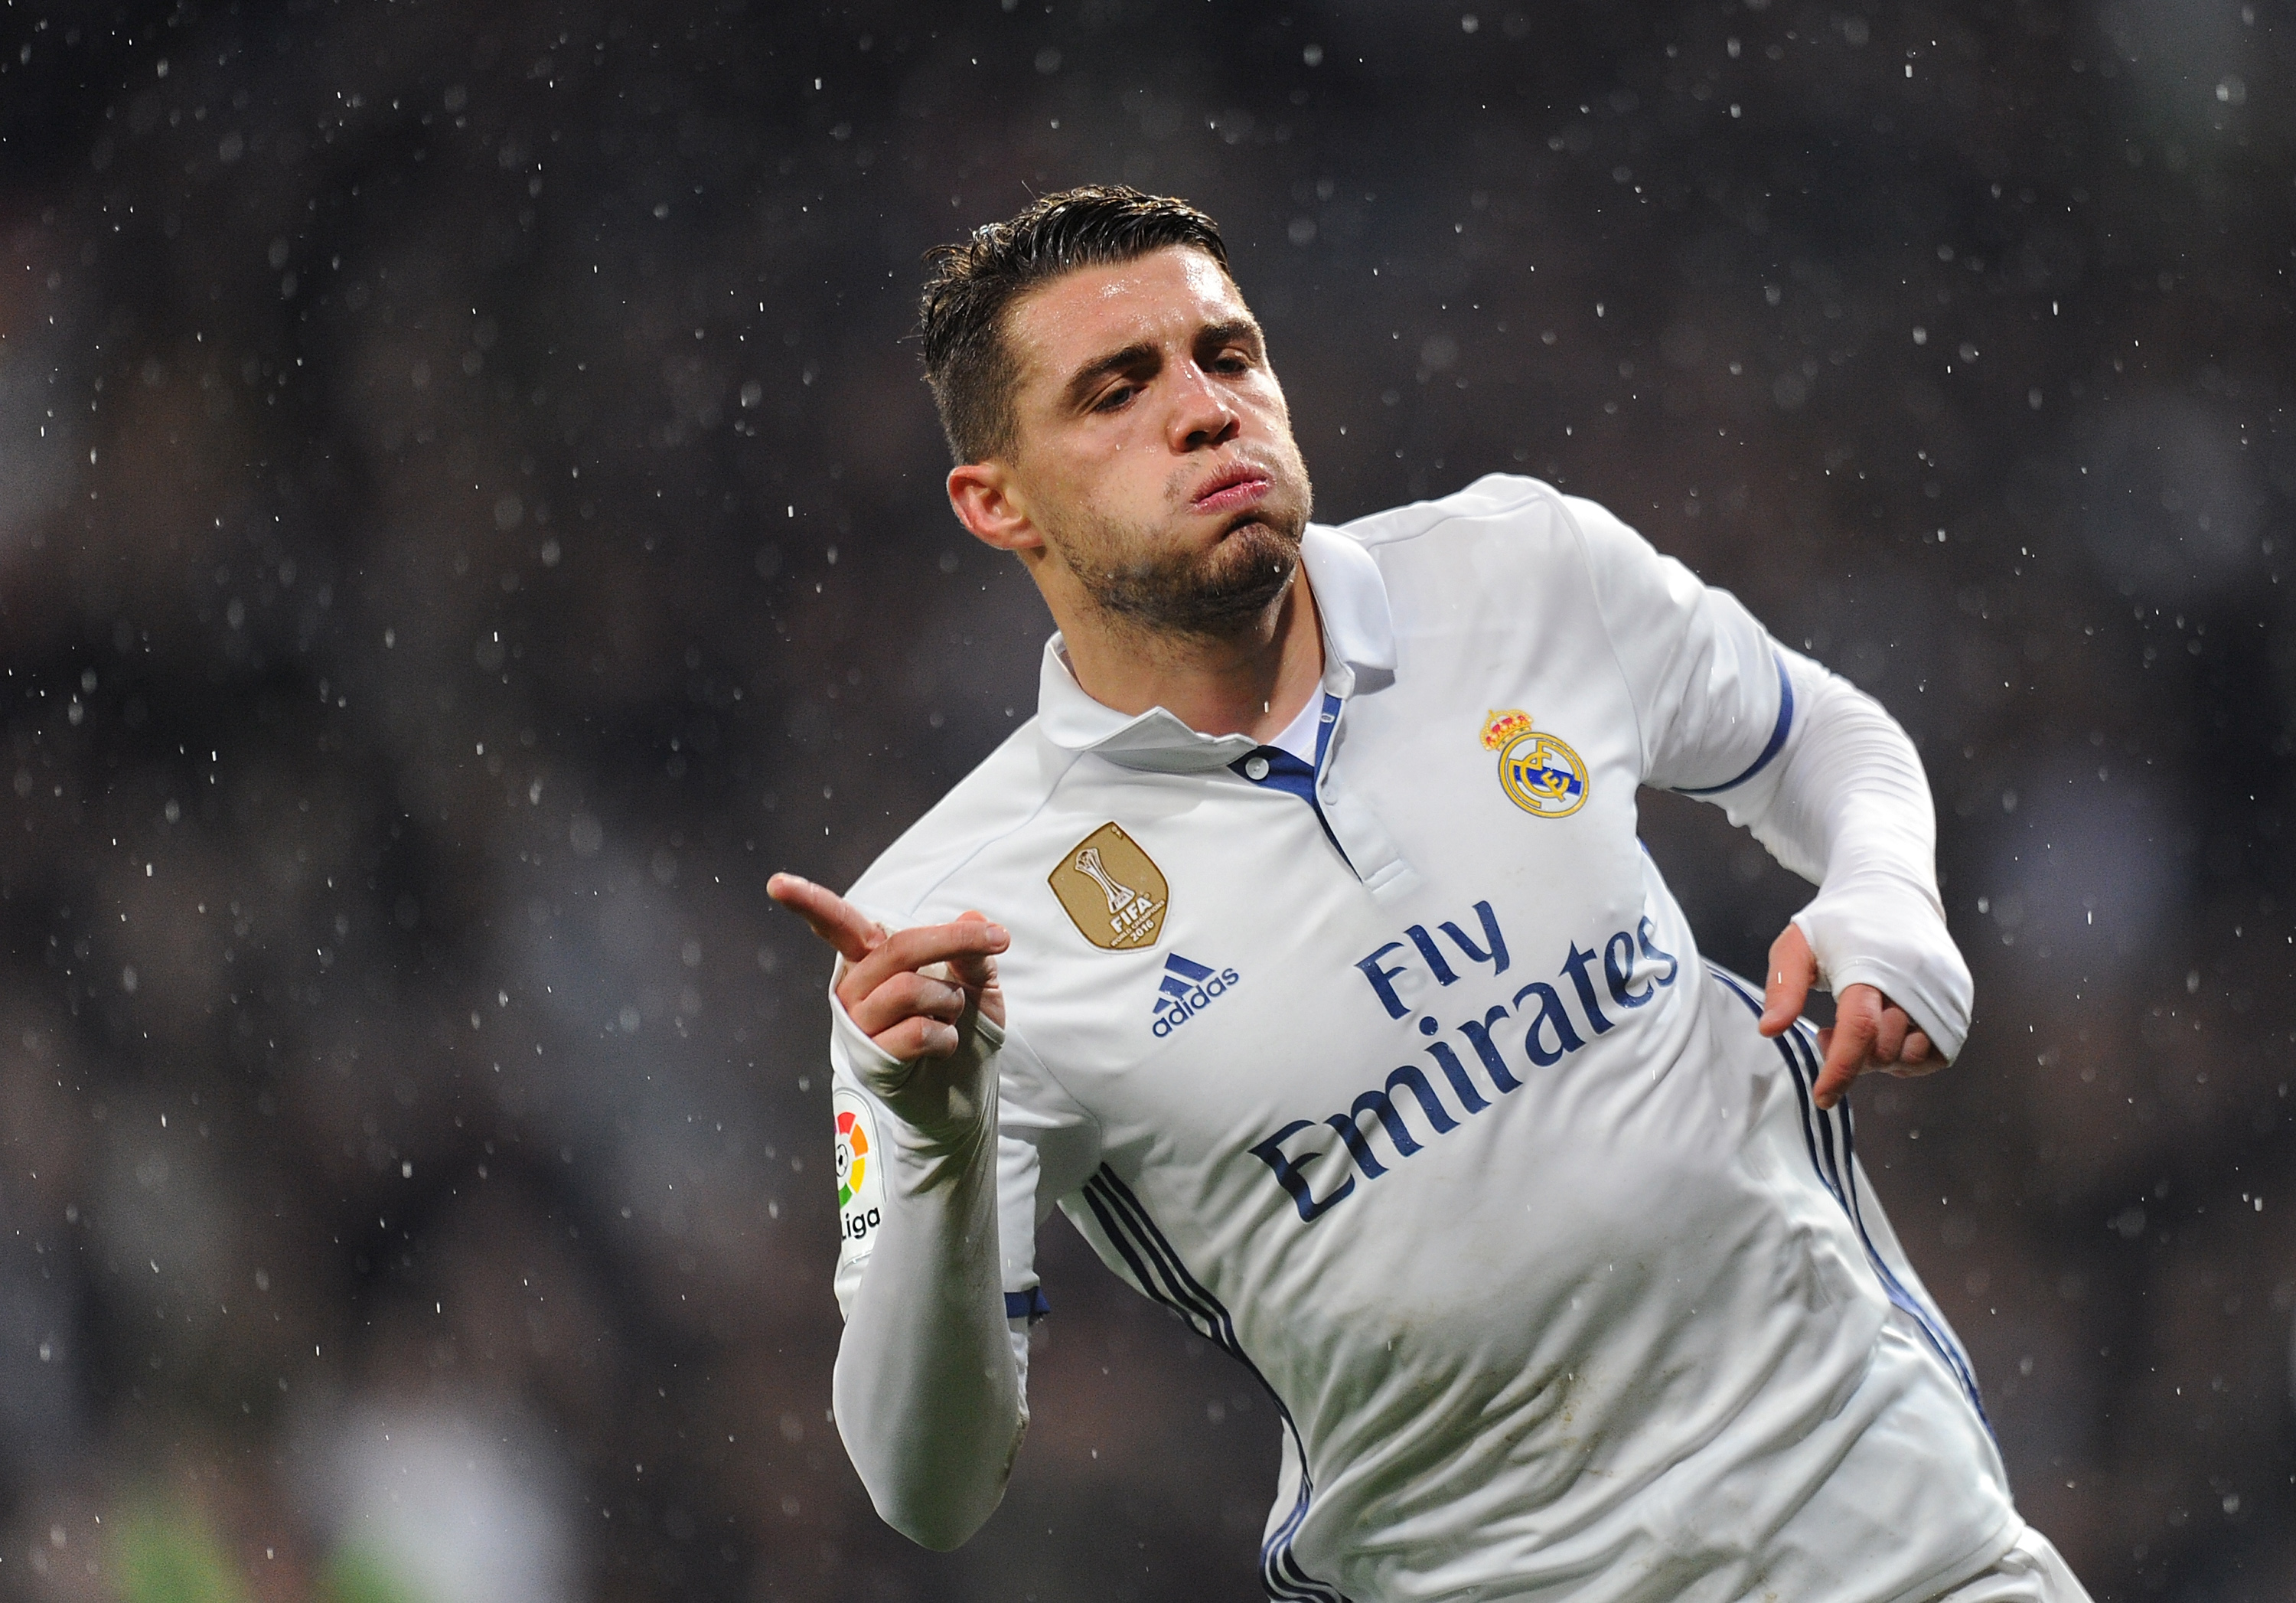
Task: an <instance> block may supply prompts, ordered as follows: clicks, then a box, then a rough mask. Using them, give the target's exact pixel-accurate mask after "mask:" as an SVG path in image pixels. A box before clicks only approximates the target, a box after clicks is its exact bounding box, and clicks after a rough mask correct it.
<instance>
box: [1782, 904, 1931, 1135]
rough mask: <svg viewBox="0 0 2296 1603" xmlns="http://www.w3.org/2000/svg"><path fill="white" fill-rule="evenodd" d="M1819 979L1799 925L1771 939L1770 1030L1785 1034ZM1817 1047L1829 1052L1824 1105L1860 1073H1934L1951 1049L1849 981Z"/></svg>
mask: <svg viewBox="0 0 2296 1603" xmlns="http://www.w3.org/2000/svg"><path fill="white" fill-rule="evenodd" d="M1816 982H1817V958H1816V955H1815V954H1814V953H1812V952H1811V950H1810V949H1809V941H1808V939H1807V938H1806V937H1804V935H1803V934H1802V933H1801V927H1800V925H1792V924H1789V925H1786V927H1785V933H1783V934H1781V935H1780V936H1779V937H1778V938H1777V940H1776V941H1773V942H1772V943H1771V945H1770V969H1769V976H1768V983H1767V984H1766V985H1765V986H1764V987H1763V991H1762V1023H1761V1030H1762V1033H1763V1034H1764V1035H1783V1034H1784V1033H1785V1032H1786V1031H1787V1030H1788V1029H1789V1028H1790V1027H1792V1023H1793V1022H1794V1021H1795V1020H1796V1019H1798V1018H1800V1016H1801V1011H1802V1005H1803V1004H1804V1003H1805V1002H1807V1001H1808V999H1809V991H1810V987H1811V986H1813V985H1815V984H1816ZM1817 1049H1818V1051H1819V1052H1821V1053H1823V1054H1824V1055H1825V1064H1824V1065H1823V1066H1822V1067H1821V1068H1820V1069H1819V1070H1818V1075H1817V1085H1816V1089H1815V1090H1814V1091H1813V1093H1812V1094H1813V1096H1814V1097H1815V1098H1816V1103H1817V1105H1818V1106H1820V1107H1832V1106H1833V1105H1834V1104H1835V1103H1837V1102H1839V1101H1841V1097H1842V1094H1843V1093H1844V1092H1845V1091H1847V1090H1849V1086H1850V1082H1851V1081H1854V1080H1856V1079H1857V1076H1858V1075H1860V1074H1864V1073H1870V1072H1871V1071H1873V1070H1875V1069H1879V1070H1881V1071H1882V1073H1885V1074H1899V1075H1907V1074H1933V1073H1936V1072H1937V1071H1938V1070H1939V1069H1941V1068H1943V1067H1945V1055H1944V1054H1943V1053H1941V1052H1939V1050H1938V1049H1937V1048H1936V1046H1935V1045H1934V1044H1933V1043H1932V1042H1931V1040H1930V1038H1929V1037H1928V1036H1927V1035H1926V1034H1924V1033H1923V1032H1922V1031H1921V1030H1920V1029H1918V1028H1917V1027H1915V1023H1914V1021H1913V1020H1912V1019H1911V1018H1910V1017H1909V1016H1907V1013H1906V1010H1905V1009H1904V1008H1902V1007H1898V1005H1897V1004H1896V1003H1895V1002H1892V1001H1891V1000H1890V999H1889V998H1888V997H1886V996H1884V995H1882V993H1881V992H1880V991H1877V990H1875V989H1874V987H1873V986H1871V985H1845V986H1844V987H1842V990H1841V995H1840V996H1839V997H1837V998H1835V999H1834V1007H1833V1024H1832V1026H1831V1027H1829V1028H1827V1029H1824V1030H1820V1031H1819V1032H1817Z"/></svg>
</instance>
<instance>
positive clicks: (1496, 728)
mask: <svg viewBox="0 0 2296 1603" xmlns="http://www.w3.org/2000/svg"><path fill="white" fill-rule="evenodd" d="M1483 749H1484V750H1485V751H1489V752H1497V753H1498V754H1499V788H1500V789H1502V790H1504V791H1505V792H1506V793H1507V800H1508V801H1512V802H1513V803H1514V804H1515V805H1516V806H1517V807H1520V808H1521V809H1522V810H1523V811H1525V812H1527V813H1529V814H1530V815H1531V816H1533V817H1534V818H1569V817H1570V815H1571V814H1572V813H1574V812H1577V811H1578V810H1579V808H1580V807H1581V806H1583V805H1584V804H1585V803H1586V801H1587V765H1586V764H1585V763H1584V762H1581V761H1580V760H1579V753H1578V752H1574V751H1572V750H1571V749H1570V747H1569V746H1567V745H1565V744H1562V742H1561V741H1559V740H1557V739H1555V738H1554V736H1552V735H1542V734H1540V733H1539V732H1538V730H1536V729H1534V728H1531V727H1530V714H1529V713H1528V712H1525V711H1522V710H1521V708H1510V709H1509V710H1508V711H1505V712H1493V713H1491V714H1489V715H1488V717H1486V718H1485V719H1483Z"/></svg>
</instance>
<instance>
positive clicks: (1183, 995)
mask: <svg viewBox="0 0 2296 1603" xmlns="http://www.w3.org/2000/svg"><path fill="white" fill-rule="evenodd" d="M1239 981H1240V976H1239V975H1238V974H1236V972H1235V970H1234V969H1232V968H1220V969H1212V968H1207V967H1205V966H1203V965H1202V964H1201V963H1196V962H1192V961H1190V960H1189V959H1188V958H1183V957H1182V956H1180V954H1179V953H1177V952H1174V953H1173V954H1172V955H1171V956H1170V957H1169V958H1165V959H1164V977H1163V978H1162V979H1160V980H1159V981H1158V982H1156V1007H1155V1022H1154V1023H1152V1024H1151V1025H1150V1026H1149V1027H1150V1028H1151V1029H1152V1030H1154V1031H1155V1032H1156V1033H1157V1035H1158V1036H1160V1037H1161V1036H1166V1035H1169V1034H1171V1033H1172V1032H1173V1031H1175V1030H1177V1029H1178V1028H1179V1027H1180V1026H1181V1025H1182V1024H1185V1023H1187V1022H1188V1021H1189V1020H1190V1019H1192V1018H1193V1017H1195V1016H1196V1015H1197V1014H1199V1013H1201V1012H1202V1011H1203V1010H1204V1009H1205V1008H1207V1007H1210V1006H1211V1005H1212V1002H1213V1000H1214V999H1216V998H1218V997H1221V996H1224V995H1226V992H1227V989H1228V987H1229V986H1231V985H1234V984H1236V983H1238V982H1239Z"/></svg>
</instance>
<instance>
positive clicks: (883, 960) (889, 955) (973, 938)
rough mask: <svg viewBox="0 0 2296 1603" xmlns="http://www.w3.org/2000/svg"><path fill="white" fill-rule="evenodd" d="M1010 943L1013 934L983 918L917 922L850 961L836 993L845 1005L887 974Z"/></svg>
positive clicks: (984, 952) (992, 950)
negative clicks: (850, 963) (948, 921)
mask: <svg viewBox="0 0 2296 1603" xmlns="http://www.w3.org/2000/svg"><path fill="white" fill-rule="evenodd" d="M1012 944H1013V937H1012V936H1011V935H1010V934H1008V933H1005V927H1004V925H996V924H991V923H989V922H988V920H987V919H982V918H968V919H961V920H959V921H958V922H956V923H955V924H921V925H917V926H915V927H914V929H906V930H899V931H896V932H895V933H892V934H890V935H889V936H887V937H886V938H885V939H884V941H881V943H879V945H878V947H877V949H875V950H874V951H872V952H871V953H869V954H868V956H866V957H865V958H862V959H861V960H860V961H859V962H857V963H856V964H854V966H853V967H852V969H851V971H850V972H849V974H847V975H846V979H845V983H844V984H843V985H840V987H839V988H838V994H839V995H840V997H843V998H845V1000H846V1006H847V1007H851V1006H852V1005H853V999H854V998H856V997H863V996H866V995H868V994H869V993H870V992H871V991H874V990H875V989H876V988H877V987H878V986H879V985H880V984H881V983H882V982H884V979H885V977H886V976H887V975H888V974H895V973H897V972H898V971H900V970H903V969H907V970H911V971H914V970H916V969H920V968H923V967H926V966H928V965H931V964H934V963H948V962H953V961H955V960H957V959H959V958H980V957H984V956H987V955H989V954H991V953H995V952H1001V951H1003V950H1004V949H1005V948H1006V947H1008V946H1010V945H1012Z"/></svg>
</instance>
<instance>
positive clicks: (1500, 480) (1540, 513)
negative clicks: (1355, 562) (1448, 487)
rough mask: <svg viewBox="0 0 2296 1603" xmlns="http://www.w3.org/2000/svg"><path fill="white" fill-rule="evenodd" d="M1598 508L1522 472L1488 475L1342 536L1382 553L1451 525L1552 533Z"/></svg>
mask: <svg viewBox="0 0 2296 1603" xmlns="http://www.w3.org/2000/svg"><path fill="white" fill-rule="evenodd" d="M1593 507H1594V503H1592V502H1587V501H1581V500H1579V499H1578V498H1577V497H1571V496H1566V495H1564V494H1563V493H1562V491H1561V490H1559V489H1555V488H1554V486H1553V485H1552V484H1549V483H1547V482H1546V481H1545V480H1543V479H1533V478H1530V477H1529V476H1528V475H1527V474H1522V473H1485V474H1484V475H1483V476H1482V477H1481V478H1480V479H1477V480H1476V481H1474V482H1472V484H1469V485H1467V486H1465V487H1464V488H1463V489H1456V490H1453V491H1452V492H1451V493H1450V494H1449V495H1447V496H1437V497H1433V498H1432V499H1430V500H1425V501H1413V502H1410V503H1408V504H1407V505H1406V506H1390V507H1389V508H1388V509H1387V510H1385V511H1384V512H1374V513H1370V514H1365V516H1363V517H1359V518H1357V519H1354V520H1352V521H1351V522H1346V523H1342V524H1341V525H1340V526H1339V531H1340V532H1341V534H1343V535H1345V536H1347V537H1348V538H1349V539H1352V540H1354V541H1355V542H1356V543H1357V544H1358V545H1360V546H1362V547H1365V549H1367V550H1370V551H1373V552H1374V553H1376V552H1378V551H1379V550H1380V549H1381V548H1382V547H1390V546H1397V545H1401V544H1404V543H1406V542H1409V541H1414V540H1417V539H1420V538H1423V537H1424V536H1427V535H1430V534H1433V533H1435V532H1437V531H1438V530H1443V529H1445V528H1446V527H1447V525H1452V524H1466V523H1478V524H1488V523H1491V522H1511V521H1521V522H1523V523H1525V524H1526V526H1530V527H1538V528H1546V527H1554V526H1556V525H1558V524H1563V525H1567V524H1568V523H1570V522H1573V521H1575V519H1576V518H1578V517H1579V516H1580V515H1582V514H1583V513H1584V512H1585V511H1586V510H1587V509H1588V508H1593ZM1595 510H1596V511H1599V510H1600V509H1599V508H1595Z"/></svg>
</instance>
